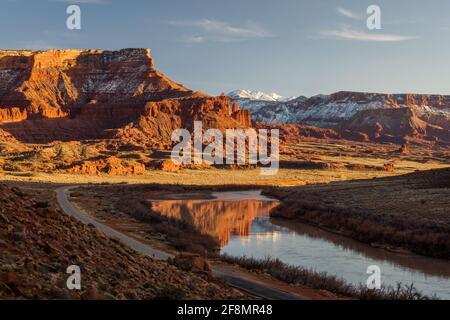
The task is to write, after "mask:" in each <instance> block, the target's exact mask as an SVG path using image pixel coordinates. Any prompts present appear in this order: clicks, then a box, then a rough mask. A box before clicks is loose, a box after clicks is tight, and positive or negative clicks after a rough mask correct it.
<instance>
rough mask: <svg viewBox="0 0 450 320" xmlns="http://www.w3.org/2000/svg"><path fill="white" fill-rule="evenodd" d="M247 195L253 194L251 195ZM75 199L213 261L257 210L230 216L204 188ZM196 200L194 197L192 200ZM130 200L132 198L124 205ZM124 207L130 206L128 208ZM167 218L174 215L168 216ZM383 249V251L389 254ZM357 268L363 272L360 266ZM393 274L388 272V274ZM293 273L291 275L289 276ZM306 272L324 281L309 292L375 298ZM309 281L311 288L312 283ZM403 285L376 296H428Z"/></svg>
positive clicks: (88, 193)
mask: <svg viewBox="0 0 450 320" xmlns="http://www.w3.org/2000/svg"><path fill="white" fill-rule="evenodd" d="M220 189H221V188H220V187H217V188H215V190H217V191H220ZM225 189H226V190H225V191H227V190H229V188H225ZM237 193H242V192H237ZM244 193H245V194H247V193H248V192H244ZM225 194H226V196H225V198H229V196H228V194H233V192H226V193H225ZM158 195H159V196H158ZM72 196H73V197H72V198H71V199H72V201H74V202H75V203H77V205H78V206H80V207H82V208H85V209H86V210H87V211H89V212H90V213H91V214H92V215H94V216H96V218H97V219H100V220H102V221H105V223H108V224H109V225H111V226H114V228H118V229H119V230H122V231H124V232H129V233H130V234H134V235H136V236H138V237H139V238H140V239H142V240H144V241H146V242H148V243H152V245H153V246H157V247H159V248H160V249H162V250H168V251H171V252H173V253H174V254H177V253H180V252H181V253H182V252H185V251H190V252H194V253H196V254H200V255H204V254H205V252H206V251H208V252H209V257H210V258H212V259H213V260H214V259H217V255H216V254H215V252H217V250H218V247H220V246H221V239H227V237H226V234H229V233H231V232H233V231H232V230H241V229H242V230H245V229H246V228H247V227H245V226H246V225H247V224H248V223H249V222H251V221H253V219H254V218H255V216H254V215H253V214H252V213H250V212H254V211H248V209H249V208H250V207H235V205H234V204H231V205H229V208H231V209H232V211H233V212H234V213H233V214H231V212H230V213H229V214H228V213H227V211H226V210H225V211H224V208H222V204H221V201H219V200H216V201H213V202H212V203H211V192H209V191H207V189H206V188H203V187H199V188H197V187H192V188H191V187H181V186H104V187H98V186H92V187H83V188H80V189H77V190H75V191H74V192H73V193H72ZM190 197H192V198H191V199H190ZM222 197H223V196H221V198H222ZM124 199H127V200H126V201H124ZM151 199H158V200H156V201H157V202H159V201H161V202H163V203H164V204H165V206H162V207H161V206H158V207H157V209H158V210H160V211H161V212H158V210H156V211H155V210H153V209H151V208H152V206H151V202H152V200H151ZM186 201H188V202H186ZM228 202H229V201H228ZM124 203H126V204H127V205H123V204H124ZM135 203H140V205H141V207H140V210H138V211H139V212H138V214H136V212H137V211H136V206H135ZM188 203H192V204H188ZM166 207H167V208H166ZM165 208H166V209H167V210H165ZM180 208H184V210H188V211H184V214H183V217H184V218H182V217H181V216H178V215H177V212H179V209H180ZM169 209H170V210H169ZM269 209H270V208H268V209H267V210H269ZM191 210H194V211H191ZM239 212H243V214H242V215H241V214H239ZM165 214H168V216H166V215H165ZM201 226H208V228H207V229H204V228H203V227H201ZM168 230H169V231H170V232H168ZM224 237H225V238H224ZM280 240H281V239H280ZM227 241H228V240H227ZM380 251H381V252H383V250H380ZM239 261H241V260H239ZM230 262H231V261H230ZM233 263H234V262H233ZM411 263H412V262H411ZM355 267H356V269H357V270H359V269H358V268H359V267H357V266H355ZM366 267H367V266H365V267H363V269H361V270H364V271H362V272H365V268H366ZM413 268H414V267H413ZM249 269H250V272H254V271H256V274H259V275H266V276H267V275H269V277H271V278H273V279H275V280H281V281H283V280H282V279H279V278H277V277H273V276H272V275H270V272H269V271H270V270H266V271H264V270H263V271H261V270H257V268H256V269H252V268H249ZM283 270H287V269H283ZM302 270H303V269H302ZM387 270H388V269H384V271H387ZM261 272H262V273H261ZM287 274H290V273H289V272H288V273H287ZM301 274H302V275H303V276H305V277H306V279H318V281H317V283H316V286H313V287H309V286H307V285H303V286H302V287H303V288H305V289H309V290H316V292H328V293H326V296H328V297H330V298H332V299H336V298H345V297H347V298H349V297H354V298H364V297H366V298H369V297H370V292H365V291H362V290H359V289H360V288H359V287H358V286H349V287H352V289H346V290H342V288H343V287H345V288H349V287H347V286H348V285H347V284H345V282H343V281H342V280H340V279H339V278H338V279H337V278H336V277H334V276H333V275H325V274H324V273H323V272H321V273H319V275H320V276H317V273H316V272H314V271H313V270H309V269H307V270H303V271H302V273H301ZM364 281H365V280H364ZM301 283H302V282H301V281H297V283H294V284H292V283H291V284H290V285H292V286H293V287H297V286H299V285H301ZM306 283H307V284H308V282H306ZM313 283H314V282H313ZM403 283H404V285H403V286H402V287H401V288H396V287H395V288H387V287H386V288H385V290H384V291H383V292H381V293H379V294H378V295H373V296H374V298H375V296H377V297H378V298H381V297H391V298H392V299H394V296H395V295H397V297H398V299H400V297H404V298H405V299H406V297H412V296H416V297H417V298H422V297H425V295H422V294H420V293H419V292H417V291H414V290H412V289H411V288H410V287H406V284H408V283H411V282H409V281H407V282H403ZM317 284H320V286H317ZM288 285H289V284H288ZM327 285H330V288H331V289H332V290H331V289H330V288H329V290H331V291H328V290H327V289H326V286H327ZM394 292H395V294H394ZM428 292H429V291H428ZM346 294H347V295H346ZM378 298H377V299H378Z"/></svg>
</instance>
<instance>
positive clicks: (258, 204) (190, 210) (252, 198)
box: [151, 191, 278, 247]
mask: <svg viewBox="0 0 450 320" xmlns="http://www.w3.org/2000/svg"><path fill="white" fill-rule="evenodd" d="M213 196H214V197H215V199H198V200H180V199H176V200H158V201H151V206H152V210H154V211H156V212H158V213H160V214H162V215H164V216H166V217H170V218H174V219H180V220H183V221H185V222H188V223H189V224H191V225H193V226H195V227H196V228H197V230H198V231H200V232H201V233H203V234H207V235H210V236H213V237H214V238H216V239H217V240H218V241H219V243H220V246H221V247H223V246H225V245H226V244H227V243H228V242H229V241H230V238H231V236H232V235H238V236H242V237H244V236H248V235H250V233H251V225H252V222H253V220H254V219H255V218H256V217H257V216H261V215H267V214H268V212H269V211H270V210H271V209H272V208H274V207H276V206H277V205H278V202H276V201H273V200H270V199H267V198H265V197H263V196H261V195H260V192H259V191H245V192H239V193H234V192H221V193H213ZM173 197H174V198H185V197H186V195H174V196H173Z"/></svg>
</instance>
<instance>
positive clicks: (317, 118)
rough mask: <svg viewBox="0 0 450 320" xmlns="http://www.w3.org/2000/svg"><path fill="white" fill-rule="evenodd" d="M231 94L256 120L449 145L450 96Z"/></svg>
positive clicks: (360, 137)
mask: <svg viewBox="0 0 450 320" xmlns="http://www.w3.org/2000/svg"><path fill="white" fill-rule="evenodd" d="M235 92H238V91H233V92H232V93H230V97H231V99H232V101H233V102H236V103H237V104H238V105H239V106H240V107H241V108H242V109H245V110H249V111H250V112H251V113H252V117H253V120H254V121H257V122H268V123H277V124H299V125H308V126H315V127H320V128H326V129H333V130H335V131H336V132H338V133H339V134H341V135H342V136H343V137H345V138H348V139H356V140H366V141H367V140H371V141H379V142H395V143H403V142H405V141H413V142H420V143H436V142H438V143H444V144H448V143H450V96H444V95H424V94H384V93H365V92H350V91H341V92H336V93H333V94H330V95H317V96H313V97H310V98H307V97H304V96H299V97H297V98H294V99H292V100H289V101H273V99H258V98H254V97H252V98H246V97H243V96H237V95H235V94H234V93H235ZM264 96H265V95H264V94H259V97H264Z"/></svg>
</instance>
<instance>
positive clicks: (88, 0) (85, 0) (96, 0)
mask: <svg viewBox="0 0 450 320" xmlns="http://www.w3.org/2000/svg"><path fill="white" fill-rule="evenodd" d="M54 1H58V2H66V3H69V4H70V3H72V4H77V3H79V4H83V3H84V4H104V3H106V2H107V0H54Z"/></svg>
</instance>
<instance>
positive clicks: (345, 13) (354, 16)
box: [336, 7, 364, 20]
mask: <svg viewBox="0 0 450 320" xmlns="http://www.w3.org/2000/svg"><path fill="white" fill-rule="evenodd" d="M336 10H337V12H338V13H339V14H340V15H342V16H344V17H347V18H350V19H354V20H363V19H364V18H363V16H362V15H359V14H357V13H355V12H353V11H350V10H348V9H345V8H342V7H338V8H337V9H336Z"/></svg>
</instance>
